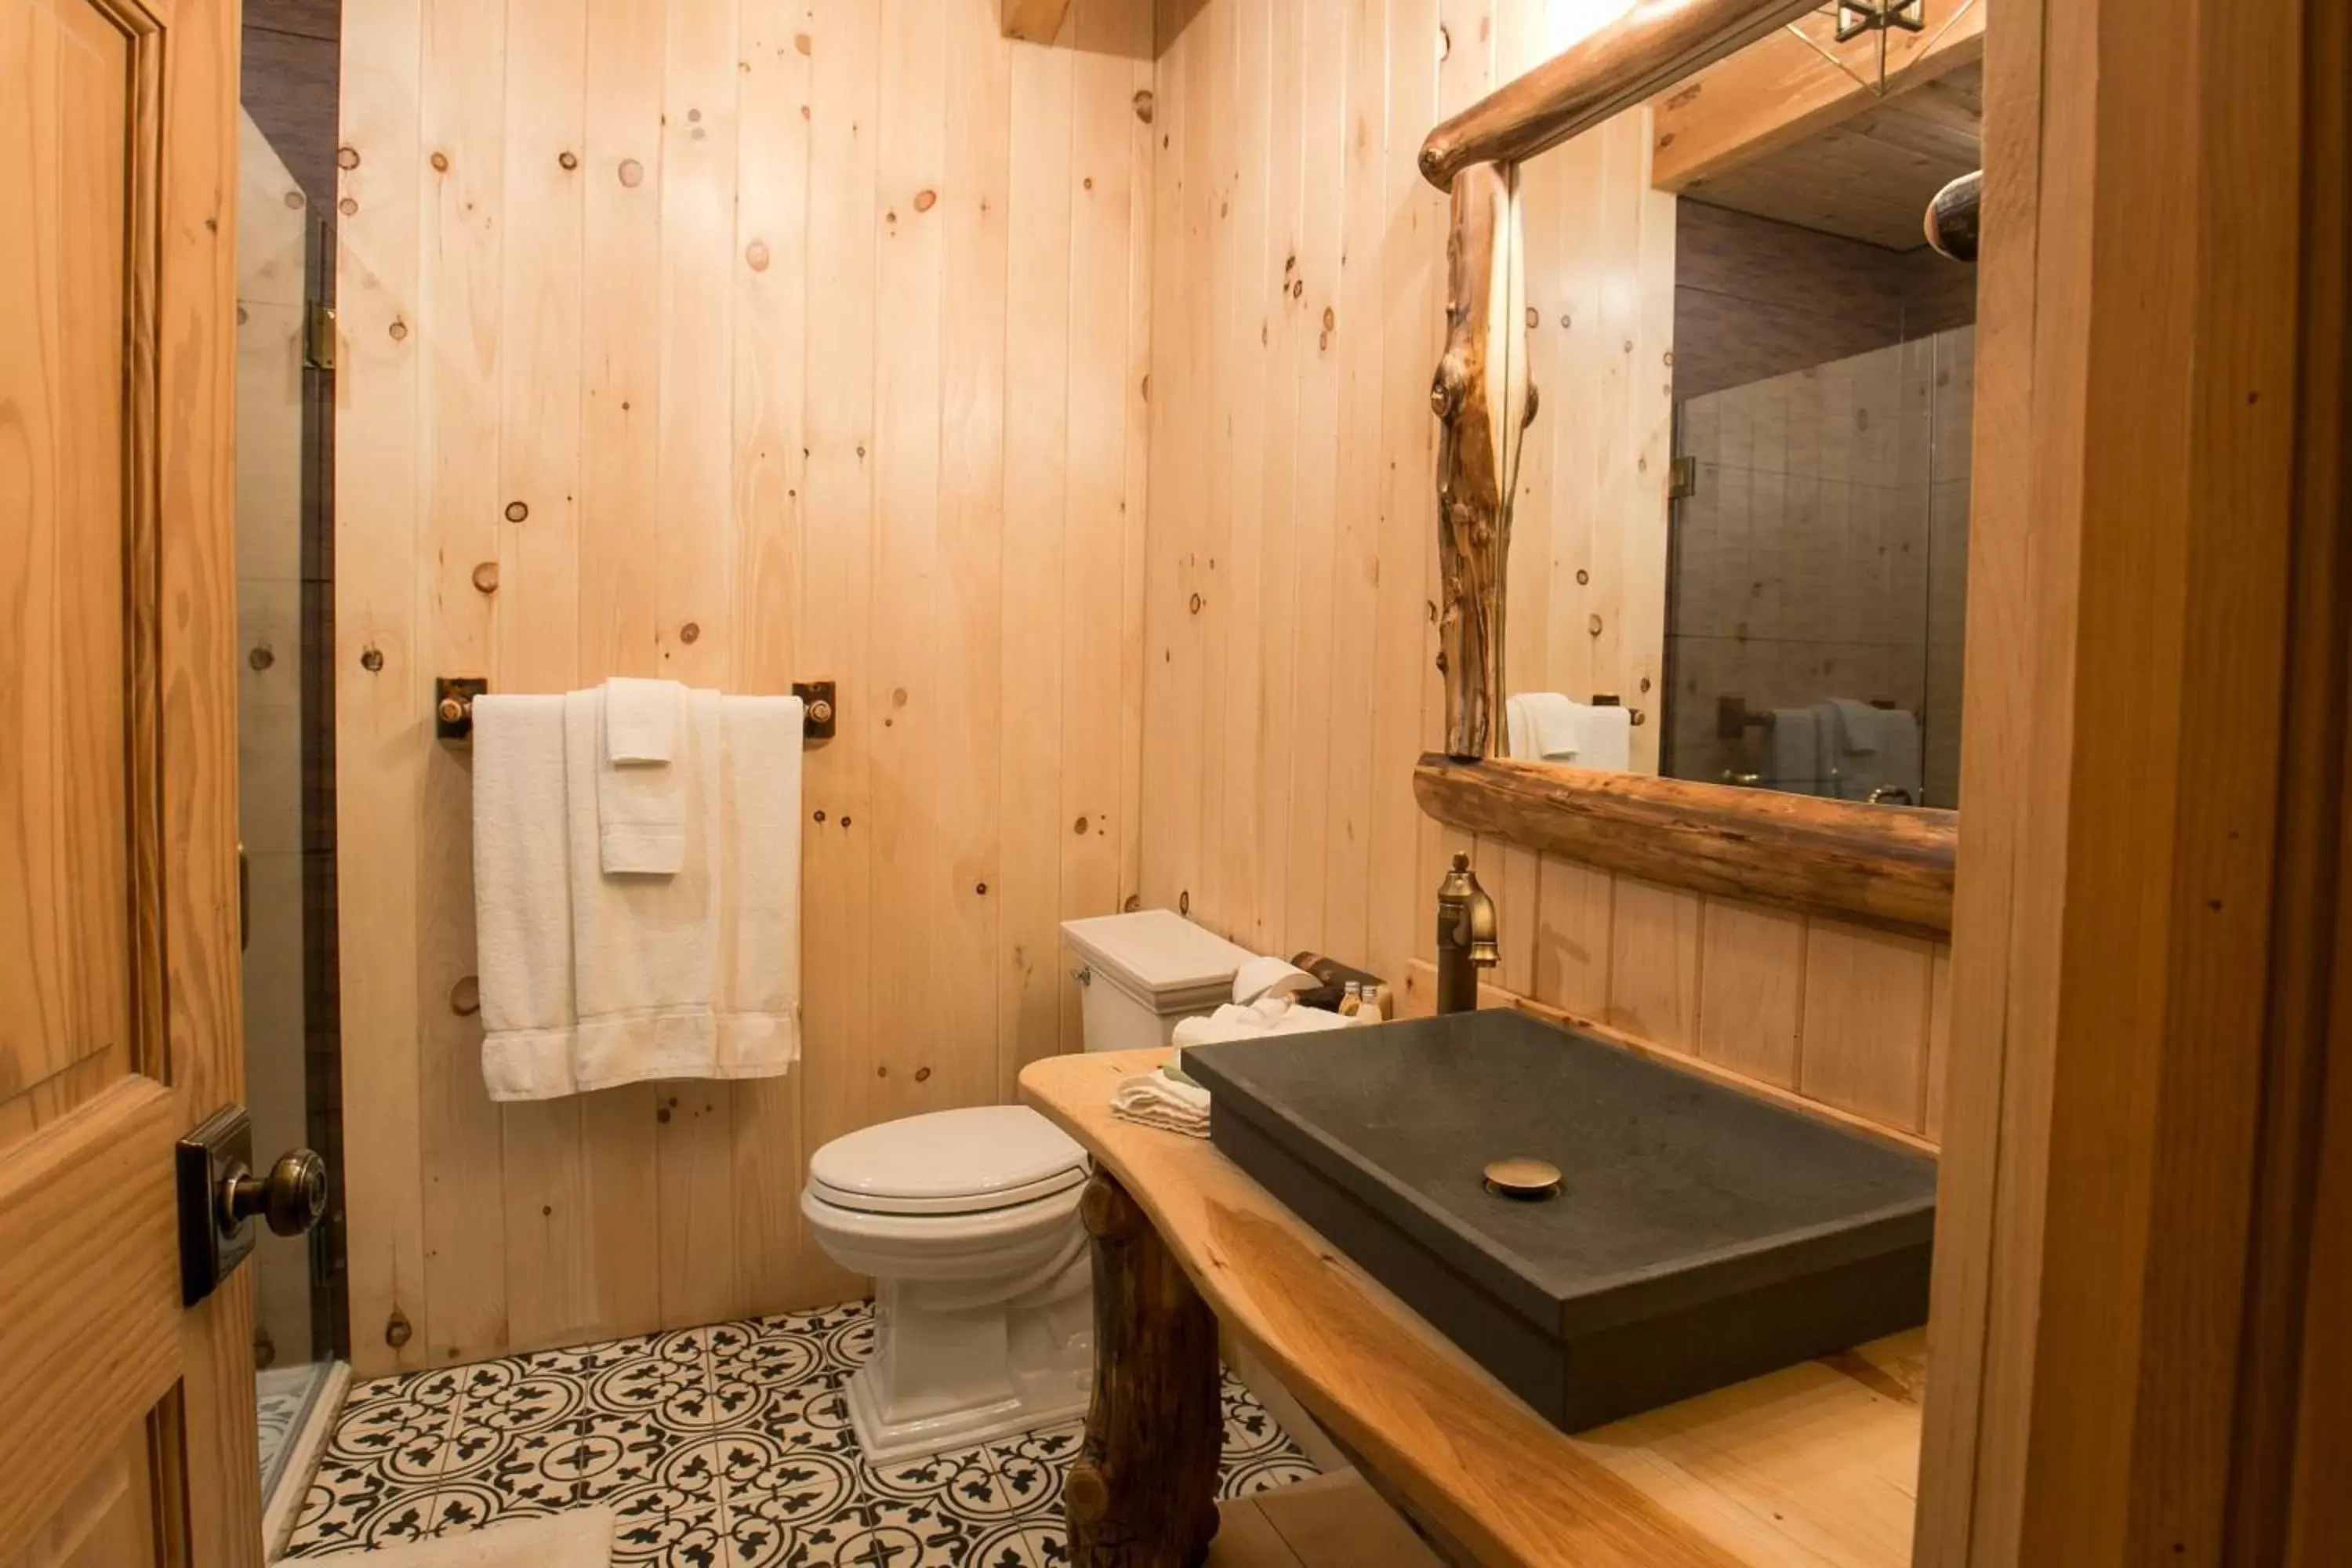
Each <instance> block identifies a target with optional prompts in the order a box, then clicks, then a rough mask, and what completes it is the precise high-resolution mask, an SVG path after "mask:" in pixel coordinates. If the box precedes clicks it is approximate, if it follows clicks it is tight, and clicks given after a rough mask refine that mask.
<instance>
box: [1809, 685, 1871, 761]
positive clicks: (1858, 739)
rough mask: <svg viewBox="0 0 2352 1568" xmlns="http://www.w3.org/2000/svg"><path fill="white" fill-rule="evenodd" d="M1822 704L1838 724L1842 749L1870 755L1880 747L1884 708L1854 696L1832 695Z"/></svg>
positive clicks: (1838, 738) (1853, 753)
mask: <svg viewBox="0 0 2352 1568" xmlns="http://www.w3.org/2000/svg"><path fill="white" fill-rule="evenodd" d="M1822 706H1823V707H1825V708H1827V709H1828V710H1829V711H1830V715H1831V717H1832V719H1833V720H1834V721H1835V722H1836V724H1837V740H1838V749H1839V750H1840V751H1843V752H1845V753H1846V754H1847V755H1848V756H1853V757H1866V756H1869V755H1870V754H1871V753H1872V752H1875V751H1877V750H1878V745H1879V736H1880V734H1881V732H1882V731H1883V729H1884V725H1885V720H1884V716H1883V710H1880V709H1876V708H1873V707H1872V706H1871V705H1870V704H1869V703H1867V702H1861V701H1857V700H1854V699H1853V698H1851V697H1832V698H1831V699H1830V700H1828V701H1827V702H1825V703H1823V704H1822Z"/></svg>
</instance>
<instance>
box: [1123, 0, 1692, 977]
mask: <svg viewBox="0 0 2352 1568" xmlns="http://www.w3.org/2000/svg"><path fill="white" fill-rule="evenodd" d="M1545 9H1548V7H1545V5H1543V3H1540V0H1498V3H1496V0H1385V3H1383V0H1294V3H1286V5H1246V3H1242V0H1206V3H1204V5H1190V3H1181V5H1179V3H1173V0H1164V3H1162V16H1160V87H1157V110H1160V113H1157V130H1160V141H1157V164H1160V167H1157V179H1155V202H1157V221H1155V268H1152V270H1155V279H1157V282H1155V296H1152V348H1155V353H1152V442H1155V463H1152V499H1150V500H1152V505H1150V585H1148V609H1146V648H1143V654H1146V717H1148V724H1146V736H1143V775H1146V785H1143V816H1146V823H1148V826H1150V835H1148V839H1146V848H1143V896H1146V902H1157V905H1171V908H1181V910H1188V912H1192V914H1195V917H1197V920H1202V921H1204V924H1212V926H1216V929H1221V931H1228V933H1230V936H1233V938H1234V941H1242V942H1246V945H1251V947H1258V950H1267V952H1273V950H1279V952H1294V950H1301V947H1315V950H1322V952H1331V954H1336V957H1343V959H1352V962H1367V963H1369V966H1371V969H1376V971H1381V973H1388V975H1400V978H1402V973H1404V963H1406V959H1409V957H1412V954H1413V952H1416V945H1418V950H1423V952H1425V947H1428V936H1425V933H1421V926H1423V924H1425V921H1423V920H1421V917H1423V914H1425V893H1428V891H1430V889H1433V886H1434V879H1437V877H1434V868H1437V865H1440V853H1442V842H1440V835H1437V830H1434V827H1433V826H1428V823H1425V820H1423V818H1421V814H1418V809H1416V806H1413V797H1412V759H1413V757H1416V754H1418V752H1421V750H1423V748H1425V745H1430V742H1434V738H1437V724H1440V691H1437V675H1434V656H1437V627H1434V609H1433V602H1434V572H1437V552H1434V545H1433V533H1430V515H1433V508H1434V423H1433V418H1430V411H1428V378H1430V372H1433V369H1434V364H1437V351H1440V339H1442V327H1444V235H1446V205H1444V197H1442V195H1440V193H1437V191H1433V188H1430V185H1428V184H1425V181H1423V179H1421V176H1418V172H1416V169H1413V153H1416V151H1418V146H1421V139H1423V134H1428V130H1430V124H1434V122H1437V120H1440V118H1442V115H1444V113H1451V110H1456V108H1463V106H1467V103H1473V101H1475V99H1479V97H1484V94H1486V91H1491V89H1494V87H1496V85H1498V82H1500V80H1507V78H1510V75H1517V73H1519V70H1524V68H1527V66H1531V64H1536V61H1538V58H1543V57H1545V54H1548V52H1550V49H1552V47H1557V37H1555V36H1552V33H1548V26H1545ZM1644 115H1646V110H1637V113H1634V115H1628V118H1625V120H1621V122H1616V124H1612V127H1606V130H1601V132H1597V134H1595V136H1585V139H1580V141H1576V143H1571V146H1567V148H1561V151H1557V153H1552V155H1548V157H1545V160H1540V167H1538V169H1536V172H1531V176H1528V230H1531V233H1528V270H1531V284H1528V299H1531V310H1536V312H1540V318H1543V322H1545V324H1543V329H1538V331H1536V334H1534V348H1536V362H1534V372H1536V378H1538V384H1540V385H1543V409H1540V414H1538V418H1536V428H1534V430H1531V433H1528V458H1527V475H1524V484H1522V499H1519V520H1517V524H1515V527H1517V529H1519V543H1517V545H1515V550H1512V566H1510V595H1512V597H1510V614H1512V627H1515V630H1512V644H1510V647H1512V656H1515V658H1517V660H1519V668H1534V670H1555V668H1557V670H1559V677H1557V679H1561V682H1569V689H1585V691H1590V689H1601V691H1609V689H1622V691H1625V693H1628V700H1642V699H1639V693H1642V691H1646V687H1644V682H1651V684H1654V682H1656V677H1658V660H1661V647H1663V583H1665V468H1667V456H1670V451H1667V435H1670V430H1667V411H1670V400H1667V374H1665V360H1667V343H1670V334H1673V207H1675V197H1670V195H1658V193H1651V191H1649V176H1646V169H1649V134H1646V118H1644ZM1595 212H1601V214H1606V221H1600V224H1595V221H1592V214H1595ZM1561 322H1567V324H1561ZM1595 616H1597V618H1600V626H1601V630H1600V632H1592V630H1590V627H1592V621H1595ZM1548 684H1550V679H1548ZM1634 733H1637V752H1639V754H1642V757H1644V762H1646V766H1656V733H1658V731H1656V726H1644V729H1639V731H1634ZM1528 865H1531V863H1528Z"/></svg>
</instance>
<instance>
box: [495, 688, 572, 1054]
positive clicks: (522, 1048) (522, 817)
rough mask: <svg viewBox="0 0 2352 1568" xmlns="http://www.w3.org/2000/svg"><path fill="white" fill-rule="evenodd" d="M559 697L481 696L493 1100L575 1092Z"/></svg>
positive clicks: (568, 866)
mask: <svg viewBox="0 0 2352 1568" xmlns="http://www.w3.org/2000/svg"><path fill="white" fill-rule="evenodd" d="M564 701H565V700H564V699H563V698H561V697H500V696H495V695H485V696H481V697H477V698H476V699H474V942H475V948H476V961H475V969H476V972H477V973H478V975H479V977H480V983H481V997H482V1030H483V1034H482V1082H483V1084H484V1085H485V1086H486V1087H487V1088H488V1090H489V1094H490V1098H491V1099H492V1100H544V1099H546V1098H548V1097H549V1096H551V1095H558V1094H570V1093H571V1092H572V1033H573V1024H574V1017H575V1015H574V1012H573V1008H572V868H571V858H572V849H571V843H572V839H571V826H570V823H569V820H568V818H567V815H566V808H565V789H564V722H565V721H564ZM591 864H592V865H593V860H592V861H591Z"/></svg>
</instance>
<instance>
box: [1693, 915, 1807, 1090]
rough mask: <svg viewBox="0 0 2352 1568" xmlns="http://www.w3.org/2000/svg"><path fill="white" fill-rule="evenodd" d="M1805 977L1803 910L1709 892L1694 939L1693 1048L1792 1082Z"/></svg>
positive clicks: (1719, 1061)
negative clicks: (1696, 964)
mask: <svg viewBox="0 0 2352 1568" xmlns="http://www.w3.org/2000/svg"><path fill="white" fill-rule="evenodd" d="M1804 976H1805V917H1804V916H1802V915H1793V914H1788V913H1785V912H1784V911H1782V910H1768V909H1761V908H1759V907H1758V906H1756V905H1753V904H1740V903H1734V902H1732V901H1731V900H1728V899H1712V898H1711V899H1708V900H1706V931H1705V932H1704V935H1703V936H1702V938H1701V941H1700V944H1699V993H1698V1040H1697V1047H1698V1055H1700V1056H1701V1057H1703V1058H1706V1060H1708V1061H1711V1062H1713V1063H1715V1064H1716V1065H1717V1066H1718V1067H1727V1068H1730V1069H1731V1070H1732V1071H1734V1072H1738V1073H1745V1074H1746V1075H1747V1076H1748V1077H1749V1078H1753V1079H1762V1080H1763V1081H1764V1082H1766V1083H1772V1084H1778V1085H1780V1087H1781V1088H1783V1089H1793V1088H1795V1087H1796V1084H1797V1030H1798V1022H1799V1005H1800V1003H1801V1001H1802V999H1803V995H1804Z"/></svg>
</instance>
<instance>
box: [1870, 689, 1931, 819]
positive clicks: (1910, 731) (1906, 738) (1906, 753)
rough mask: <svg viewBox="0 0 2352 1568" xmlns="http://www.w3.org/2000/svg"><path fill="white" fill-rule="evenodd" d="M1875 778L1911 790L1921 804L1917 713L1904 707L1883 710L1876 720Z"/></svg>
mask: <svg viewBox="0 0 2352 1568" xmlns="http://www.w3.org/2000/svg"><path fill="white" fill-rule="evenodd" d="M1878 744H1879V766H1878V772H1879V782H1880V783H1881V784H1887V785H1890V786H1892V787H1894V788H1896V789H1906V790H1909V791H1910V792H1911V804H1912V805H1920V804H1922V795H1921V780H1920V775H1919V716H1918V715H1917V714H1916V713H1914V712H1912V711H1910V710H1908V709H1905V708H1895V709H1889V710H1883V711H1882V712H1881V713H1880V716H1879V721H1878Z"/></svg>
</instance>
